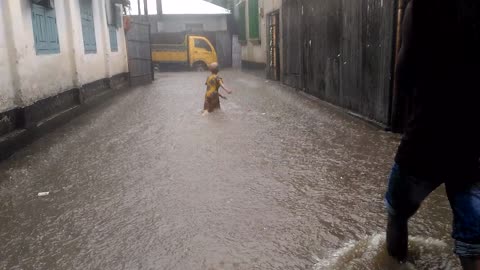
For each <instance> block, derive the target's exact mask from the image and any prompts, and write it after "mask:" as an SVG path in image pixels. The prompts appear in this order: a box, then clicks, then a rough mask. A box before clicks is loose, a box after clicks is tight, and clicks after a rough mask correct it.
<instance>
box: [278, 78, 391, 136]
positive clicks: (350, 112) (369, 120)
mask: <svg viewBox="0 0 480 270" xmlns="http://www.w3.org/2000/svg"><path fill="white" fill-rule="evenodd" d="M287 87H290V86H287ZM290 88H292V87H290ZM293 89H295V88H293ZM295 91H297V92H298V93H300V95H302V96H304V97H306V98H308V99H310V100H313V101H315V102H318V103H320V104H322V105H323V106H328V107H330V108H333V109H335V110H337V111H339V112H342V113H345V114H347V115H350V116H352V117H354V118H357V119H360V120H362V121H364V122H365V123H368V124H370V125H372V126H374V127H375V128H379V129H382V130H384V131H390V130H389V127H388V126H387V125H385V124H383V123H380V122H377V121H375V120H372V119H370V118H368V117H365V116H362V115H360V114H358V113H355V112H352V111H350V110H348V109H345V108H343V107H339V106H337V105H335V104H333V103H330V102H328V101H325V100H323V99H320V98H318V97H316V96H312V95H310V94H308V93H306V92H304V91H301V90H297V89H295Z"/></svg>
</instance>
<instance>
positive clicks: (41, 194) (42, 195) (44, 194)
mask: <svg viewBox="0 0 480 270" xmlns="http://www.w3.org/2000/svg"><path fill="white" fill-rule="evenodd" d="M49 194H50V192H39V193H38V197H45V196H48V195H49Z"/></svg>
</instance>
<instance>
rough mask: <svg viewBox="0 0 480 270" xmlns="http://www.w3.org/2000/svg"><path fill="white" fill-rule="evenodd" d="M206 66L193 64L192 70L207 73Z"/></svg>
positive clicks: (198, 63) (200, 63)
mask: <svg viewBox="0 0 480 270" xmlns="http://www.w3.org/2000/svg"><path fill="white" fill-rule="evenodd" d="M207 69H208V68H207V65H206V64H205V63H202V62H197V63H195V64H193V70H195V71H198V72H204V71H207Z"/></svg>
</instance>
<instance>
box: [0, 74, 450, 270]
mask: <svg viewBox="0 0 480 270" xmlns="http://www.w3.org/2000/svg"><path fill="white" fill-rule="evenodd" d="M206 76H207V74H203V73H192V72H187V73H161V74H157V79H156V81H155V82H154V84H152V85H149V86H146V87H139V88H136V89H133V90H132V91H130V92H127V93H125V94H121V95H119V96H116V97H115V98H113V99H112V100H110V101H108V102H106V103H105V104H104V105H103V106H101V107H98V108H96V109H94V110H92V111H89V112H88V113H86V114H84V115H82V116H80V117H78V118H76V119H74V120H72V121H71V122H70V123H68V124H67V125H65V126H63V127H61V128H59V129H57V130H55V131H53V132H52V133H51V134H49V135H48V136H46V137H44V138H42V139H40V140H38V141H36V142H35V143H34V144H32V145H30V146H28V147H27V148H25V149H23V150H21V151H20V152H18V153H17V154H16V155H15V156H14V157H12V158H11V159H9V160H7V161H5V162H2V163H0V247H1V248H0V269H179V270H183V269H458V268H459V266H458V262H457V260H456V258H455V257H454V256H453V255H452V241H451V239H450V236H449V234H450V231H451V225H450V223H451V214H450V210H449V206H448V203H447V201H446V199H445V194H444V191H443V189H440V190H438V191H436V192H435V193H434V194H432V196H431V197H430V198H429V200H428V201H427V202H426V203H425V204H424V206H423V207H422V209H421V210H420V212H419V214H418V215H417V216H416V217H415V218H414V219H413V220H412V223H411V233H412V235H413V236H414V237H413V238H412V239H411V248H412V259H411V264H408V265H404V266H397V265H395V264H394V263H393V262H391V261H390V260H389V259H388V256H387V255H386V253H385V248H384V245H385V239H384V236H383V234H382V232H383V230H384V226H385V212H384V208H383V202H382V201H383V193H384V191H385V186H386V179H387V175H388V171H389V168H390V166H391V162H392V158H393V155H394V152H395V149H396V146H397V144H398V137H396V136H393V135H391V134H388V133H385V132H383V131H381V130H379V129H377V128H375V127H372V126H369V125H368V124H366V123H365V122H362V121H359V120H357V119H355V118H352V117H350V116H348V115H346V114H345V113H343V112H341V111H339V110H336V109H334V108H332V107H330V106H329V105H325V104H322V103H319V102H317V101H314V100H310V99H308V98H306V97H305V96H302V95H299V94H298V93H296V92H295V91H293V90H292V89H289V88H287V87H284V86H281V85H279V84H277V83H273V82H268V81H265V79H262V78H259V77H256V76H253V75H249V74H243V73H240V72H235V71H227V72H224V73H222V76H224V78H225V82H226V83H227V84H228V85H230V86H231V88H233V89H234V90H235V93H234V94H233V95H232V96H229V100H227V101H222V102H223V103H222V106H223V110H222V111H221V112H218V113H213V114H210V115H208V116H207V117H201V116H200V110H201V108H202V106H203V100H202V98H203V94H204V91H205V90H204V80H205V77H206ZM46 191H48V192H50V194H49V195H48V196H45V197H38V196H37V194H38V192H46Z"/></svg>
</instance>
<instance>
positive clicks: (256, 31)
mask: <svg viewBox="0 0 480 270" xmlns="http://www.w3.org/2000/svg"><path fill="white" fill-rule="evenodd" d="M258 22H259V16H258V0H249V1H248V30H249V35H248V36H249V38H250V39H254V40H257V39H260V27H259V24H258Z"/></svg>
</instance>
